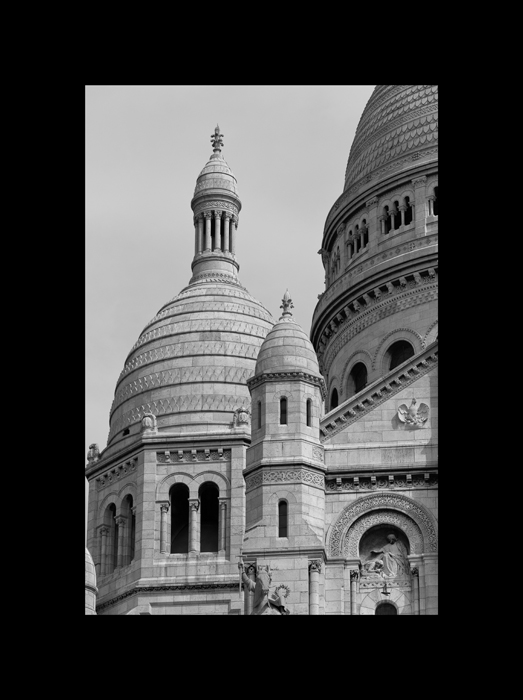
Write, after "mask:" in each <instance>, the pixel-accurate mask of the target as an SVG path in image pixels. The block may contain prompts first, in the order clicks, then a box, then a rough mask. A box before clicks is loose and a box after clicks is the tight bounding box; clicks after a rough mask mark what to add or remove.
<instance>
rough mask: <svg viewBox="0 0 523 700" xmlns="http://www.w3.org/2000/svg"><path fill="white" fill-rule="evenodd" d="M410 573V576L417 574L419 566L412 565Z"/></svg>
mask: <svg viewBox="0 0 523 700" xmlns="http://www.w3.org/2000/svg"><path fill="white" fill-rule="evenodd" d="M410 573H411V576H419V568H418V567H417V566H413V567H412V569H411V570H410Z"/></svg>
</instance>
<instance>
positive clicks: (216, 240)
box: [214, 211, 222, 251]
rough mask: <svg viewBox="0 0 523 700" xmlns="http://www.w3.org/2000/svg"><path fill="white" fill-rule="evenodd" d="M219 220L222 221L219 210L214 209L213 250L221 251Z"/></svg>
mask: <svg viewBox="0 0 523 700" xmlns="http://www.w3.org/2000/svg"><path fill="white" fill-rule="evenodd" d="M221 221H222V213H221V211H215V212H214V250H219V251H221V249H222V241H221V233H220V228H221Z"/></svg>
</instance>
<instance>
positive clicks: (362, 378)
mask: <svg viewBox="0 0 523 700" xmlns="http://www.w3.org/2000/svg"><path fill="white" fill-rule="evenodd" d="M366 386H367V368H366V367H365V365H364V364H363V362H356V364H355V365H354V367H353V368H352V369H351V371H350V374H349V379H348V382H347V397H348V398H350V397H351V396H354V395H355V394H357V393H358V392H360V391H361V390H362V389H364V388H365V387H366Z"/></svg>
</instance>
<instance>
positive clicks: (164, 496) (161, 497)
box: [156, 472, 198, 502]
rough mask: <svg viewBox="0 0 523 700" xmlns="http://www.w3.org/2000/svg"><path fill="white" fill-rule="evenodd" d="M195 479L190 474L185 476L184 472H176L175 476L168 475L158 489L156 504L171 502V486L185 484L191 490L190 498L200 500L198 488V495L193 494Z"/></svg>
mask: <svg viewBox="0 0 523 700" xmlns="http://www.w3.org/2000/svg"><path fill="white" fill-rule="evenodd" d="M193 481H194V479H193V477H192V476H190V475H189V474H184V473H183V472H175V473H174V474H168V475H167V476H166V477H164V478H163V479H162V480H161V481H160V483H159V484H158V486H157V487H156V502H158V501H161V502H165V501H168V500H169V491H170V490H171V486H174V484H180V483H181V484H185V485H186V486H187V488H188V489H189V494H190V496H189V498H198V488H196V495H195V496H193V495H192V494H191V489H192V482H193Z"/></svg>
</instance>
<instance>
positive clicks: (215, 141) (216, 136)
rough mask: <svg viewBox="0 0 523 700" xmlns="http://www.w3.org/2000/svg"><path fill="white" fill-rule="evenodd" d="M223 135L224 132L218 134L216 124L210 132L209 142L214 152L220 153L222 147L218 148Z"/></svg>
mask: <svg viewBox="0 0 523 700" xmlns="http://www.w3.org/2000/svg"><path fill="white" fill-rule="evenodd" d="M223 137H224V134H220V127H219V126H218V124H216V129H215V130H214V134H211V143H212V147H213V152H214V153H221V150H222V149H221V148H220V146H223Z"/></svg>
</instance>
